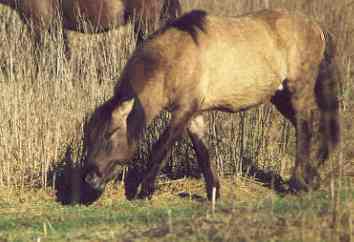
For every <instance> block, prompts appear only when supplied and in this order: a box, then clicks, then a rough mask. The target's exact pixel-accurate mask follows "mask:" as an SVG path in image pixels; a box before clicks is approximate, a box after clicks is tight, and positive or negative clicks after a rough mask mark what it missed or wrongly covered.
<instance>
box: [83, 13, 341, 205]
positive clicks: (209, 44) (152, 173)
mask: <svg viewBox="0 0 354 242" xmlns="http://www.w3.org/2000/svg"><path fill="white" fill-rule="evenodd" d="M333 50H334V46H333V41H332V38H331V35H330V34H329V33H327V32H325V31H324V30H322V29H321V28H320V27H319V25H318V24H316V23H315V22H313V21H311V20H310V19H309V18H307V17H305V16H303V15H301V14H290V13H288V12H287V11H285V10H264V11H260V12H255V13H250V14H247V15H244V16H240V17H234V18H231V17H216V16H210V15H208V14H207V13H206V12H204V11H198V10H196V11H192V12H189V13H187V14H185V15H184V16H182V17H180V18H178V19H177V20H175V21H174V22H171V23H170V24H168V25H167V26H165V27H163V28H162V29H160V30H159V31H158V32H156V33H155V34H153V35H152V36H151V37H150V38H149V39H148V40H147V41H145V42H144V44H143V45H142V46H140V47H139V48H137V49H136V50H135V52H134V54H133V55H132V57H131V58H130V59H129V61H128V63H127V64H126V66H125V68H124V70H123V73H122V74H121V77H120V79H119V80H118V82H117V85H116V87H115V90H114V95H113V97H112V98H111V99H109V100H108V101H107V102H105V103H104V104H103V105H101V106H100V107H98V108H97V110H96V111H95V112H94V113H93V115H92V117H91V119H90V120H89V122H88V124H87V129H86V132H85V133H86V139H87V165H86V176H85V177H86V178H85V180H86V181H87V183H89V184H90V185H91V186H92V187H93V188H95V189H98V190H99V189H103V188H104V187H105V184H106V183H107V182H108V181H109V180H110V179H112V178H113V177H114V176H115V175H116V174H117V172H119V171H121V170H122V168H124V167H126V166H129V165H131V162H132V161H131V160H132V158H133V157H134V155H135V153H136V145H137V141H138V140H139V139H140V138H141V134H142V132H143V130H144V128H145V127H146V126H148V125H149V124H150V123H151V121H152V120H153V119H154V118H155V117H156V116H157V115H158V114H159V113H160V112H161V111H162V110H167V111H169V112H170V113H171V117H172V118H171V120H170V122H169V125H168V127H167V128H166V130H164V131H163V133H162V135H161V137H160V138H159V140H158V141H157V142H156V143H155V144H154V145H153V147H152V151H151V157H150V160H149V161H150V162H151V167H150V169H149V170H148V171H147V172H143V173H139V172H137V171H134V170H132V169H130V172H128V175H127V177H126V183H125V184H126V196H127V198H129V199H132V198H135V197H136V195H137V193H138V190H139V189H138V188H139V185H140V184H141V189H140V193H139V195H138V197H139V198H144V197H150V196H151V195H152V194H153V192H154V189H155V180H156V176H157V175H158V173H159V171H160V169H161V166H162V161H163V158H164V157H165V155H166V152H167V151H168V150H169V149H170V148H171V145H172V144H173V143H174V142H175V141H176V140H177V139H178V138H179V137H180V136H181V135H182V134H183V133H184V131H187V133H188V135H189V137H190V138H191V140H192V143H193V146H194V149H195V152H196V155H197V159H198V163H199V165H200V168H201V170H202V172H203V175H204V178H205V182H206V190H207V194H208V198H209V199H211V197H212V190H213V187H215V188H216V195H217V196H219V194H220V191H219V189H220V184H219V180H218V177H217V173H216V171H215V168H214V165H213V164H214V163H213V157H212V156H211V153H210V152H209V149H208V147H207V136H208V133H207V130H208V129H207V127H208V125H207V123H206V122H207V120H205V119H204V118H203V116H202V114H203V112H205V111H209V110H220V111H226V112H238V111H240V110H246V109H248V108H251V107H254V106H256V105H259V104H262V103H266V102H271V103H273V104H274V105H275V106H276V108H277V109H278V110H279V111H280V113H281V114H283V115H284V117H285V118H287V119H288V120H290V122H291V123H292V124H293V125H294V127H295V129H296V159H295V167H294V169H293V172H292V177H291V179H290V181H289V184H290V187H291V190H292V191H300V190H306V191H307V190H309V189H312V188H316V187H318V185H319V182H320V179H319V175H318V168H319V167H320V165H321V164H323V162H324V160H326V159H327V158H328V156H329V154H330V152H331V151H333V149H334V148H335V146H336V144H337V143H338V140H339V124H338V101H337V97H336V94H337V92H336V81H337V80H336V76H337V75H336V63H335V62H334V58H333V57H334V56H333V55H334V53H333ZM315 136H316V137H319V139H315ZM314 150H316V152H312V151H314ZM312 154H316V155H312Z"/></svg>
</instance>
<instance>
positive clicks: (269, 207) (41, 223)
mask: <svg viewBox="0 0 354 242" xmlns="http://www.w3.org/2000/svg"><path fill="white" fill-rule="evenodd" d="M240 183H241V185H243V184H244V183H242V182H238V184H240ZM196 184H198V191H197V192H196V193H198V195H199V194H200V195H202V196H204V195H205V194H204V193H203V192H204V191H203V190H202V187H201V186H200V185H201V181H200V180H199V181H193V182H190V181H186V182H184V183H183V184H182V187H181V184H179V185H175V187H174V188H172V189H171V186H169V187H168V188H166V189H163V187H162V189H160V190H159V191H158V192H157V194H156V196H155V197H154V199H153V200H151V201H133V202H129V201H126V200H125V199H124V196H123V194H122V192H117V191H116V190H113V189H110V190H109V191H107V192H106V193H105V194H104V195H103V196H102V197H101V198H100V199H99V200H98V201H96V202H95V203H94V204H92V205H91V206H80V205H75V206H63V205H61V204H59V203H57V202H56V201H55V196H54V193H50V192H33V191H31V192H23V191H22V192H18V193H16V192H12V195H11V196H10V197H7V198H6V199H4V197H3V198H0V241H39V239H40V241H328V242H332V241H350V240H345V239H346V238H347V239H348V238H349V239H350V238H353V236H354V234H353V231H351V229H350V228H351V227H352V225H351V223H352V221H351V217H352V216H353V215H354V214H353V212H354V211H353V210H352V209H351V207H352V206H353V201H354V191H353V190H352V189H346V191H342V192H341V194H340V196H339V197H338V198H339V202H340V206H338V207H337V209H336V210H335V211H334V206H333V202H332V198H331V196H330V193H329V192H328V191H326V190H321V191H318V192H313V193H309V194H303V195H301V196H293V195H287V196H280V195H277V194H275V193H273V192H272V191H271V190H269V189H266V188H263V187H261V186H259V185H257V184H252V183H249V182H247V184H246V185H247V187H246V186H245V187H242V186H239V185H237V186H235V184H234V183H233V184H231V185H230V184H229V185H227V183H226V186H225V189H224V190H227V191H229V192H227V191H225V192H224V193H223V194H224V195H225V196H224V197H223V199H221V200H220V201H218V203H217V204H216V208H215V212H212V209H211V204H210V203H209V202H207V201H205V200H203V199H202V200H198V201H197V200H193V199H190V198H180V197H179V196H178V195H176V194H172V193H171V192H168V191H171V190H173V191H178V190H179V191H185V190H186V188H187V187H189V189H190V187H196V186H197V185H196ZM231 189H232V191H231ZM166 190H168V191H166ZM192 190H193V189H192ZM255 190H257V192H256V196H255V194H254V193H255ZM119 191H120V190H119ZM187 191H188V190H187ZM192 193H195V192H192ZM250 193H252V194H253V196H247V194H250ZM335 216H336V218H337V220H336V222H333V221H334V220H333V219H334V218H335ZM343 239H344V240H343Z"/></svg>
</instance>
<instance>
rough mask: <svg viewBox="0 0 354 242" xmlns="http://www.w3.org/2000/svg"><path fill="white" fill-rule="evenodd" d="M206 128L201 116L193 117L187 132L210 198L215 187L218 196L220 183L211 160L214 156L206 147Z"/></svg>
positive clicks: (217, 196)
mask: <svg viewBox="0 0 354 242" xmlns="http://www.w3.org/2000/svg"><path fill="white" fill-rule="evenodd" d="M207 131H208V128H207V125H206V124H205V122H204V119H203V116H202V115H199V116H196V117H194V118H193V119H192V120H191V121H190V123H189V126H188V134H189V136H190V138H191V140H192V143H193V148H194V150H195V152H196V155H197V159H198V164H199V166H200V168H201V170H202V172H203V175H204V179H205V183H206V190H207V194H208V199H209V200H211V199H212V191H213V188H214V187H215V188H216V198H219V197H220V183H219V179H218V176H217V173H216V168H215V164H214V163H213V162H212V161H213V158H214V156H211V154H210V152H209V151H208V148H207V145H206V144H207V138H208V137H207V135H208V133H207Z"/></svg>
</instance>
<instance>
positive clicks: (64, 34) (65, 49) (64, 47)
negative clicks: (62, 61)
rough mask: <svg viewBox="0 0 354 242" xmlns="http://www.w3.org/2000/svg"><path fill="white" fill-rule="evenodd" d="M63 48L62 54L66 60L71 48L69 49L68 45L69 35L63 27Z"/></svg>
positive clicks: (68, 57) (69, 55) (69, 56)
mask: <svg viewBox="0 0 354 242" xmlns="http://www.w3.org/2000/svg"><path fill="white" fill-rule="evenodd" d="M62 31H63V32H62V33H63V50H64V55H65V57H66V59H67V60H70V58H71V50H70V46H69V37H68V34H67V32H66V31H65V30H64V29H63V30H62Z"/></svg>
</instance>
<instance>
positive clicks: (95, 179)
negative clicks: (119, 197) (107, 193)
mask: <svg viewBox="0 0 354 242" xmlns="http://www.w3.org/2000/svg"><path fill="white" fill-rule="evenodd" d="M85 182H86V183H87V184H89V185H90V187H91V188H92V189H94V190H96V191H99V192H102V191H103V190H104V189H105V187H106V183H105V182H104V181H103V179H102V178H101V177H99V176H98V175H97V174H96V172H90V173H88V174H87V175H86V177H85Z"/></svg>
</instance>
